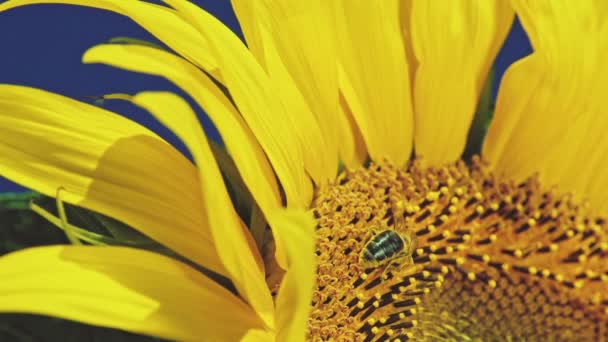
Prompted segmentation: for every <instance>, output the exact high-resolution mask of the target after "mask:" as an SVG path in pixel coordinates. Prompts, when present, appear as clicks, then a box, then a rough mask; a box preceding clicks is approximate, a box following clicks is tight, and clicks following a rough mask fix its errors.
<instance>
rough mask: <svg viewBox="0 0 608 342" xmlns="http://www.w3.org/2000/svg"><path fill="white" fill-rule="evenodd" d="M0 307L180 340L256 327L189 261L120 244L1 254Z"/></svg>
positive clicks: (231, 335) (224, 336)
mask: <svg viewBox="0 0 608 342" xmlns="http://www.w3.org/2000/svg"><path fill="white" fill-rule="evenodd" d="M0 279H2V281H1V282H0V311H1V312H23V313H36V314H43V315H50V316H56V317H61V318H66V319H71V320H76V321H81V322H85V323H89V324H95V325H101V326H106V327H113V328H119V329H124V330H128V331H132V332H136V333H144V334H149V335H155V336H159V337H163V338H170V339H176V340H180V341H201V340H209V341H236V340H238V339H239V338H240V337H242V336H246V335H247V334H250V332H249V330H251V329H255V330H259V329H262V328H263V326H262V323H261V322H260V321H259V319H258V318H257V317H256V315H255V313H254V312H253V311H252V310H251V308H250V307H248V306H247V305H246V304H245V303H244V302H242V301H241V300H240V299H238V298H237V297H235V296H234V295H233V294H232V293H230V292H229V291H228V290H226V289H225V288H223V287H221V286H220V285H218V284H217V283H215V282H213V281H212V280H210V279H208V278H206V277H205V276H203V275H202V274H201V273H199V272H198V271H196V270H194V269H193V268H191V267H190V266H187V265H185V264H183V263H180V262H178V261H176V260H174V259H170V258H167V257H165V256H161V255H159V254H156V253H152V252H147V251H142V250H137V249H132V248H124V247H90V246H78V247H76V246H53V247H38V248H31V249H26V250H23V251H19V252H15V253H12V254H9V255H7V256H4V257H2V258H0Z"/></svg>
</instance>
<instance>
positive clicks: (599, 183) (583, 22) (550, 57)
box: [483, 0, 608, 215]
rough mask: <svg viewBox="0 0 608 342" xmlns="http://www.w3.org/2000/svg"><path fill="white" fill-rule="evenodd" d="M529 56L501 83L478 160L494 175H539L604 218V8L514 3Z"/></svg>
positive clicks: (607, 51)
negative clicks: (585, 201)
mask: <svg viewBox="0 0 608 342" xmlns="http://www.w3.org/2000/svg"><path fill="white" fill-rule="evenodd" d="M514 5H515V8H516V12H517V14H518V15H519V17H520V18H521V19H522V23H523V25H524V28H525V29H526V31H527V32H528V33H529V35H530V37H531V40H532V45H533V47H534V53H533V54H532V55H531V56H529V57H527V58H525V59H523V60H520V61H518V62H517V63H516V64H514V65H513V66H512V67H511V68H509V70H508V71H507V73H506V75H505V77H504V78H503V81H502V84H501V87H500V91H499V95H498V99H497V105H496V112H495V115H494V119H493V121H492V124H491V127H490V130H489V132H488V136H487V138H486V141H485V145H484V149H483V155H484V157H485V158H486V159H487V160H489V162H490V164H491V165H492V167H494V168H495V169H496V172H498V173H499V174H501V175H503V176H507V177H511V178H514V179H515V180H522V179H524V178H527V177H529V176H531V175H532V174H534V173H538V174H539V177H540V179H541V181H542V183H543V184H545V185H546V186H551V185H555V184H557V185H559V189H560V190H562V191H568V192H573V193H574V194H575V195H576V196H577V197H578V198H579V199H584V198H587V199H590V200H591V204H592V205H593V206H594V207H595V208H596V209H598V210H600V211H602V213H603V214H604V215H605V214H606V212H608V195H607V192H606V191H605V188H606V187H607V186H608V178H606V172H605V170H606V169H607V168H608V159H607V158H606V152H605V151H606V149H607V148H608V138H607V137H608V136H607V135H606V134H605V132H606V130H607V129H608V116H606V115H605V94H604V92H605V89H607V88H608V72H607V71H606V68H605V61H606V58H607V57H608V27H607V26H606V24H605V23H606V20H607V19H608V8H607V6H606V2H604V1H580V2H579V1H561V0H555V1H553V0H552V1H544V0H538V1H529V2H528V1H514Z"/></svg>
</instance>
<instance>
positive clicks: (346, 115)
mask: <svg viewBox="0 0 608 342" xmlns="http://www.w3.org/2000/svg"><path fill="white" fill-rule="evenodd" d="M339 110H340V112H341V113H342V115H339V116H338V125H341V126H343V127H346V129H342V130H339V131H338V133H339V134H340V137H339V138H338V139H339V141H340V160H341V161H342V162H343V163H344V165H345V166H346V167H347V168H349V169H357V168H359V167H361V166H363V164H364V163H365V161H366V159H367V147H366V146H365V141H364V140H363V135H362V134H361V131H360V130H359V127H358V126H357V123H356V122H355V118H354V117H353V112H352V111H351V110H350V107H349V106H348V103H346V99H345V98H344V95H343V94H342V93H340V109H339Z"/></svg>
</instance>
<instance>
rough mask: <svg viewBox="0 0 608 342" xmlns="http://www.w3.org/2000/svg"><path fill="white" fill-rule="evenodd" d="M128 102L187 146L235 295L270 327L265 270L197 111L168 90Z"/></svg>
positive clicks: (207, 215)
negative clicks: (262, 267) (143, 110)
mask: <svg viewBox="0 0 608 342" xmlns="http://www.w3.org/2000/svg"><path fill="white" fill-rule="evenodd" d="M132 101H133V103H135V104H136V105H138V106H141V107H143V108H145V109H147V110H148V111H149V112H150V113H151V114H152V115H154V117H156V118H157V119H158V120H159V121H160V122H162V123H163V124H164V125H166V126H167V127H168V128H169V129H171V130H172V131H173V132H174V133H175V134H176V135H177V136H178V137H180V139H182V141H184V143H185V144H186V146H188V148H189V150H190V152H191V153H192V156H193V157H194V160H195V161H196V164H197V165H198V167H199V175H200V180H201V184H200V188H199V189H200V191H201V193H202V197H203V200H204V202H205V207H204V208H205V210H204V214H205V217H206V219H207V223H208V225H209V227H210V230H211V235H212V236H213V239H214V241H215V243H216V246H218V249H217V253H218V255H219V256H220V259H221V260H222V262H223V263H224V265H225V267H226V270H227V271H228V275H229V278H230V279H231V280H232V282H233V283H234V285H235V286H236V288H237V290H238V292H239V294H241V295H242V296H243V297H244V298H245V299H246V300H247V302H249V304H251V306H252V307H253V308H254V309H255V311H256V312H257V313H258V314H259V315H260V317H261V318H262V320H264V322H265V323H266V324H267V325H268V326H269V327H273V326H274V307H273V303H272V298H271V296H270V291H269V289H268V287H267V286H266V281H265V279H264V271H263V270H262V269H261V267H258V263H256V260H259V259H261V256H260V255H259V254H258V250H257V248H256V247H255V244H253V243H250V240H248V238H247V236H246V234H247V235H248V234H249V232H248V231H247V230H246V229H243V227H242V226H241V221H240V219H239V217H238V215H237V213H236V212H235V210H234V208H233V207H232V202H231V200H230V196H228V192H227V191H226V187H225V185H224V181H223V179H222V174H221V173H220V170H219V168H218V166H217V164H216V161H215V158H214V157H213V153H212V152H211V148H210V147H209V144H208V143H207V137H206V136H205V133H204V132H203V130H202V127H201V126H200V124H199V123H198V120H197V118H196V114H195V113H194V112H193V111H192V109H190V107H189V106H188V104H187V103H186V101H184V100H183V99H181V98H180V97H178V96H177V95H174V94H172V93H167V92H145V93H140V94H137V95H136V96H134V97H133V100H132ZM260 264H261V263H260Z"/></svg>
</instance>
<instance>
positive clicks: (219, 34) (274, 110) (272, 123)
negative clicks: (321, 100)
mask: <svg viewBox="0 0 608 342" xmlns="http://www.w3.org/2000/svg"><path fill="white" fill-rule="evenodd" d="M165 2H166V3H168V4H170V5H171V6H173V7H174V8H176V9H177V10H178V13H179V14H180V15H182V16H183V17H184V18H187V20H188V21H189V22H190V23H191V24H192V25H193V26H195V27H196V28H198V30H199V31H200V32H201V34H202V35H203V36H204V37H205V38H206V39H207V40H208V41H209V43H210V48H211V51H212V52H213V54H214V56H215V57H216V60H217V62H218V65H219V68H220V70H222V76H223V80H224V84H225V85H226V86H227V87H228V89H229V90H230V94H231V95H232V96H233V98H234V101H235V102H236V105H237V107H238V108H239V110H240V112H241V114H242V115H243V118H244V119H245V121H246V122H247V124H248V125H249V127H250V128H251V130H252V131H253V133H254V134H255V136H256V138H257V139H258V141H259V142H260V145H261V146H262V148H263V149H264V151H265V152H266V155H267V156H268V159H269V160H270V162H271V164H272V166H273V167H274V170H275V172H276V173H277V176H278V178H279V180H280V181H281V185H282V186H283V190H284V191H285V196H286V197H287V203H288V205H290V206H294V207H297V208H303V207H307V206H308V205H309V204H310V201H311V199H312V186H311V182H310V179H309V178H308V176H307V175H306V174H305V171H304V160H303V156H302V151H301V146H300V144H299V142H298V141H297V139H295V138H294V136H293V132H294V129H295V128H294V127H292V125H291V121H290V120H286V119H285V118H286V117H287V116H288V115H290V112H289V108H286V107H285V104H284V103H283V102H282V101H281V99H280V98H278V97H277V93H278V92H277V89H276V88H275V87H274V85H273V84H272V83H271V82H270V80H269V78H268V76H267V75H266V74H265V72H264V70H263V69H262V67H261V66H260V65H259V64H258V63H257V62H256V60H255V58H254V57H253V56H252V55H251V52H250V51H249V50H247V48H246V47H245V46H244V45H243V44H242V42H241V41H240V40H239V39H238V37H237V36H235V35H234V33H233V32H232V31H230V29H228V28H227V27H226V26H224V25H223V24H222V23H221V22H220V21H218V20H217V19H216V18H214V17H213V16H212V15H210V14H209V13H207V12H205V11H203V10H202V9H200V8H199V7H197V6H196V5H194V4H192V3H190V2H187V1H180V0H165Z"/></svg>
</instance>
